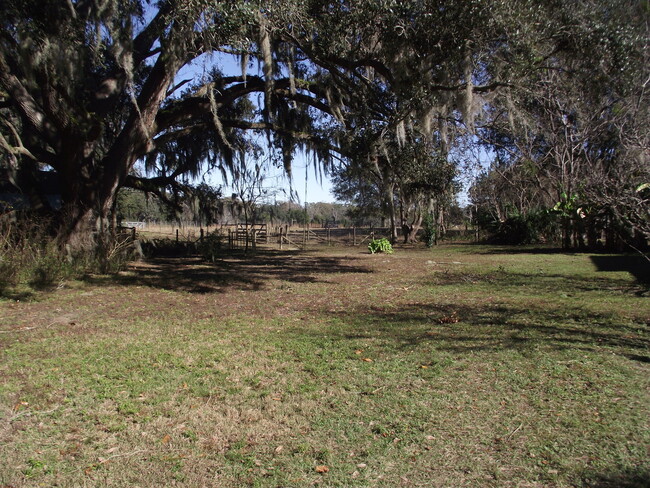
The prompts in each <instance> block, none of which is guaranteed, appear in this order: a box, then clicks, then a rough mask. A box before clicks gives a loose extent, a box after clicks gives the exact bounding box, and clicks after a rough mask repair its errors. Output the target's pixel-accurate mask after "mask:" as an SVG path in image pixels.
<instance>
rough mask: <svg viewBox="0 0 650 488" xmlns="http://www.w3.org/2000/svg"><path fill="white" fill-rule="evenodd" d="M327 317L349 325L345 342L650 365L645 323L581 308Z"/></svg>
mask: <svg viewBox="0 0 650 488" xmlns="http://www.w3.org/2000/svg"><path fill="white" fill-rule="evenodd" d="M328 315H329V316H332V315H334V316H335V317H336V318H337V319H338V322H339V323H349V324H351V326H350V329H349V330H341V331H340V338H341V339H343V340H357V339H371V338H375V339H376V338H380V339H383V340H386V341H392V342H395V343H396V347H397V348H403V349H407V350H408V349H411V348H412V347H414V346H417V345H421V344H423V343H431V344H434V345H435V346H436V349H438V350H442V351H448V352H451V353H454V354H458V355H465V354H468V353H476V352H496V351H501V350H507V349H516V350H520V351H525V350H533V349H536V348H538V347H540V346H541V347H549V348H552V349H558V350H565V349H581V350H585V351H587V350H589V351H594V350H597V349H602V348H608V349H610V350H611V351H612V352H614V353H616V354H620V355H623V356H625V357H627V358H629V359H632V360H636V361H640V362H650V357H649V354H650V352H649V351H650V340H648V334H647V327H646V328H645V330H644V331H643V332H644V333H642V334H640V333H639V329H640V328H643V325H641V324H629V325H625V324H621V323H620V322H619V321H618V317H617V316H616V315H614V314H612V315H608V314H598V313H593V312H585V311H584V310H581V309H579V308H572V309H567V308H566V307H563V308H562V309H561V310H552V309H548V308H540V307H537V308H531V307H527V306H523V305H522V306H520V307H517V306H506V305H497V306H489V305H483V304H477V305H435V304H427V303H414V304H406V305H403V306H401V307H400V308H399V309H397V310H394V309H384V308H380V307H370V308H362V307H359V308H357V309H356V310H347V311H345V312H337V313H333V314H331V313H330V314H328ZM359 330H368V331H369V332H368V333H363V332H359ZM327 334H332V331H328V332H327Z"/></svg>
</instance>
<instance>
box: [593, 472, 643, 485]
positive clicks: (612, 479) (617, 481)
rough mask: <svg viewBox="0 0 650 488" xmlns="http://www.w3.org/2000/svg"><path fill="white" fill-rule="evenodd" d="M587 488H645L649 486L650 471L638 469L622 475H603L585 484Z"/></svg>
mask: <svg viewBox="0 0 650 488" xmlns="http://www.w3.org/2000/svg"><path fill="white" fill-rule="evenodd" d="M585 486H586V487H588V488H647V487H648V486H650V471H648V470H642V469H639V470H637V471H626V472H623V473H614V474H605V475H599V476H596V477H595V479H593V480H589V481H586V482H585Z"/></svg>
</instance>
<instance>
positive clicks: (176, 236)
mask: <svg viewBox="0 0 650 488" xmlns="http://www.w3.org/2000/svg"><path fill="white" fill-rule="evenodd" d="M176 242H178V229H176Z"/></svg>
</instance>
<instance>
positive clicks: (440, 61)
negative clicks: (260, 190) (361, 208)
mask: <svg viewBox="0 0 650 488" xmlns="http://www.w3.org/2000/svg"><path fill="white" fill-rule="evenodd" d="M5 4H6V6H5V8H4V9H3V10H2V11H1V12H0V24H2V28H3V30H2V35H1V37H0V114H1V118H0V136H1V138H0V142H1V147H2V154H3V159H2V166H3V169H4V170H5V171H6V173H7V175H8V176H9V178H10V179H12V181H14V182H16V184H17V185H19V186H22V187H30V182H31V181H33V180H34V174H35V173H36V172H37V171H39V170H41V169H43V168H48V169H51V170H53V171H55V172H56V173H57V174H58V175H59V176H60V181H61V196H62V203H63V205H62V209H60V210H59V211H58V212H57V213H56V216H57V222H58V234H59V238H60V241H61V243H65V244H70V245H71V246H72V247H73V248H83V247H84V246H88V245H90V246H92V244H93V239H92V235H93V234H92V230H93V229H96V228H97V226H98V225H99V228H100V230H107V229H109V228H110V217H111V216H112V215H114V214H115V203H116V195H117V191H118V190H119V189H120V188H124V187H130V188H134V189H138V190H143V191H147V192H152V193H155V194H157V195H158V196H160V197H161V198H164V199H167V200H173V198H170V197H173V196H175V195H180V194H184V193H188V192H190V191H191V183H192V182H193V181H194V179H195V178H196V177H198V176H200V175H201V174H202V173H203V172H204V171H206V170H207V169H212V170H218V171H222V172H224V174H228V175H231V176H232V177H235V178H236V177H237V175H240V174H246V171H247V170H246V168H247V167H249V166H250V165H251V164H253V166H254V165H255V164H259V155H260V154H261V152H262V151H265V152H266V153H267V154H270V156H271V157H270V160H271V161H272V164H276V165H282V166H284V168H285V169H286V171H287V172H290V170H291V160H292V156H293V155H294V154H295V153H296V152H297V151H306V152H309V153H311V154H313V155H314V157H315V159H316V160H317V161H318V162H319V164H320V165H321V168H323V169H324V170H325V171H327V170H329V169H331V168H332V167H333V166H334V165H338V166H341V165H342V166H343V167H349V166H357V167H358V168H359V170H355V171H352V170H351V171H352V172H353V173H354V174H356V175H357V176H358V175H364V174H369V172H370V173H373V172H374V174H375V178H377V177H379V179H378V180H377V179H376V181H378V182H379V184H380V188H379V189H378V191H379V194H380V195H382V197H381V198H382V199H383V202H384V203H383V205H384V206H385V207H386V208H387V209H388V211H389V213H390V216H391V220H392V224H393V228H395V226H396V225H397V224H396V220H397V218H396V208H397V206H398V200H399V199H400V198H401V203H402V206H403V205H404V203H405V202H406V200H409V201H410V202H416V201H417V202H418V203H417V204H416V203H412V204H413V205H416V207H417V209H416V214H417V213H418V212H419V213H420V214H422V212H423V211H424V210H423V209H426V208H431V206H432V205H433V203H434V202H436V201H440V202H442V201H444V200H445V198H448V196H449V193H450V192H452V188H453V185H451V182H452V180H453V173H454V167H455V166H456V165H457V163H458V162H459V161H460V160H462V159H463V156H462V155H461V156H458V155H457V154H458V150H457V147H458V144H457V143H458V141H461V140H468V138H469V139H471V140H478V139H480V140H483V141H485V143H486V144H489V145H490V146H491V147H492V148H495V151H497V152H499V151H501V152H502V153H503V154H505V152H507V153H508V154H509V156H510V159H509V163H508V165H509V167H518V166H519V165H521V164H524V163H525V162H526V161H529V162H532V164H533V165H534V166H535V168H537V169H536V171H538V173H537V174H539V175H544V177H546V176H547V175H550V174H551V173H553V174H554V175H556V176H553V177H554V178H556V177H557V174H558V173H557V171H555V170H553V169H552V168H554V167H557V166H558V165H559V166H561V167H562V168H566V161H572V162H577V161H580V165H581V167H583V168H590V167H592V166H593V165H600V166H602V165H606V166H608V167H609V168H612V167H614V166H616V167H618V168H621V167H623V166H624V165H623V166H621V164H622V163H620V161H623V160H625V161H630V160H631V159H630V158H632V159H633V158H637V160H638V157H641V156H639V155H643V154H647V140H645V139H644V138H643V132H642V131H639V130H638V129H634V130H628V129H629V128H630V127H631V125H630V124H634V123H636V121H637V120H638V119H639V118H640V116H641V115H644V114H642V113H641V112H643V111H644V108H643V107H644V104H643V103H642V102H643V100H644V93H645V86H646V84H647V73H646V71H647V69H646V71H644V68H642V67H643V66H647V65H648V63H647V49H646V48H647V46H646V42H647V20H646V19H647V10H648V3H647V2H632V1H625V0H607V1H605V2H596V1H595V0H592V1H586V2H580V3H576V2H570V1H567V0H554V1H552V2H538V1H533V0H514V1H505V0H464V1H455V2H448V1H442V0H427V1H408V2H398V1H394V0H381V1H376V0H357V1H345V0H343V1H338V2H329V1H323V0H275V1H272V2H261V1H256V2H251V1H241V0H239V1H237V0H230V1H225V2H214V1H210V0H184V1H181V0H159V1H156V2H153V1H146V0H107V1H106V2H95V1H90V0H68V1H65V0H47V1H44V2H43V1H35V0H7V1H6V2H5ZM622 19H624V20H625V21H626V22H625V23H621V20H622ZM233 56H234V57H235V58H236V59H238V61H239V62H240V64H241V70H239V71H240V72H238V73H232V72H227V70H226V69H225V66H224V59H226V57H230V58H232V57H233ZM644 62H645V65H644V64H643V63H644ZM197 66H200V70H199V69H197ZM199 71H200V73H201V74H200V75H199V74H198V73H199ZM635 100H636V102H634V101H635ZM635 103H636V104H635ZM645 106H647V104H646V105H645ZM634 107H636V108H634ZM596 109H597V112H594V110H596ZM646 112H647V110H646ZM577 114H591V118H590V119H589V120H588V121H586V122H585V123H584V124H583V123H582V119H581V123H580V125H579V127H578V124H574V123H573V122H571V123H572V124H574V127H575V131H580V133H581V134H583V135H584V137H582V136H581V137H582V139H580V141H581V142H580V143H579V144H577V143H576V142H574V143H573V145H572V146H571V145H570V146H566V145H565V147H563V146H562V144H563V142H562V143H561V136H562V133H561V132H558V131H557V130H555V128H553V127H554V126H552V124H551V126H549V125H548V123H549V122H548V121H549V120H551V119H552V120H554V121H559V122H563V121H564V122H566V121H574V120H578V117H577ZM645 115H647V114H645ZM549 127H550V129H549ZM566 127H568V126H567V125H566V124H565V129H566ZM588 127H591V128H590V129H587V128H588ZM635 127H637V126H635ZM592 129H593V130H592ZM585 131H586V132H585ZM551 133H552V134H553V135H552V136H551ZM646 133H647V131H646ZM566 134H567V132H566V130H565V132H564V135H565V136H566ZM612 134H617V135H616V136H615V137H614V136H612ZM251 135H254V137H251ZM592 136H593V137H592ZM614 139H616V140H617V141H618V142H617V144H618V145H617V146H616V149H615V150H613V151H614V153H615V154H616V157H615V158H612V154H613V153H612V149H611V148H612V146H611V144H610V145H609V146H608V144H609V143H611V141H612V140H614ZM564 140H566V137H565V139H564ZM260 141H265V142H263V143H261V142H260ZM576 141H577V139H576ZM261 144H263V145H265V148H262V147H261V146H260V145H261ZM576 144H577V145H576ZM551 147H553V149H550V148H551ZM608 148H609V149H608ZM608 150H609V152H608ZM504 151H505V152H504ZM454 154H456V155H454ZM565 154H569V159H566V158H565V157H564V156H563V155H565ZM604 155H607V157H605V156H604ZM619 156H620V157H619ZM563 158H564V159H563ZM614 159H615V160H616V161H618V162H617V163H616V164H614V163H613V162H612V161H614ZM547 163H548V164H547ZM610 163H611V164H610ZM637 167H638V165H637ZM441 168H445V169H444V171H443V170H441ZM545 168H551V169H549V170H546V169H545ZM554 171H555V172H554ZM562 171H564V170H562ZM562 171H560V174H562V175H564V176H567V174H568V173H566V172H565V173H562ZM608 171H609V170H607V171H605V172H604V173H603V174H604V175H605V176H607V178H609V180H608V181H610V180H611V181H612V182H613V181H614V179H615V178H614V174H613V173H611V174H610V173H608ZM619 172H620V171H619ZM340 174H345V172H341V173H340ZM564 176H562V177H564ZM572 177H573V176H572ZM576 177H577V173H576ZM635 178H636V180H635V181H636V182H637V183H638V182H640V183H645V182H646V181H642V180H643V178H645V177H644V176H641V175H639V176H638V178H641V180H638V178H637V177H636V176H635ZM635 181H630V183H629V187H630V188H632V187H634V184H635ZM563 185H564V183H563V184H562V185H559V186H557V188H556V190H557V189H563V190H565V191H564V193H566V191H568V192H569V193H571V189H568V188H564V186H566V185H564V186H563ZM32 186H33V185H32ZM637 187H638V185H637ZM397 190H399V192H397ZM396 192H397V193H396ZM585 192H587V190H585ZM556 193H557V192H556ZM561 193H562V192H560V194H561ZM614 193H615V192H614V191H613V190H612V192H611V193H608V195H610V196H612V195H613V194H614ZM585 194H586V193H585ZM628 194H629V192H628ZM396 195H397V197H396ZM415 195H419V196H417V198H416V197H415ZM612 198H615V197H613V196H612ZM42 203H43V205H45V202H42ZM637 203H638V202H637ZM628 214H629V212H628ZM414 215H415V214H414ZM640 218H641V220H643V215H641V217H640ZM418 219H419V217H418V218H416V219H415V221H414V222H413V223H415V222H416V221H417V220H418ZM637 220H638V219H637Z"/></svg>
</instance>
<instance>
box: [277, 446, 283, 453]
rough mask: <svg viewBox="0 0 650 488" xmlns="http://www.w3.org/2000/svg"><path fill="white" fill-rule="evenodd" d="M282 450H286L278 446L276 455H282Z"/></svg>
mask: <svg viewBox="0 0 650 488" xmlns="http://www.w3.org/2000/svg"><path fill="white" fill-rule="evenodd" d="M282 449H284V447H283V446H278V447H276V448H275V453H276V454H280V453H281V452H282Z"/></svg>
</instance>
